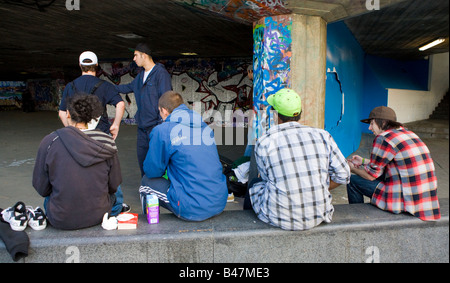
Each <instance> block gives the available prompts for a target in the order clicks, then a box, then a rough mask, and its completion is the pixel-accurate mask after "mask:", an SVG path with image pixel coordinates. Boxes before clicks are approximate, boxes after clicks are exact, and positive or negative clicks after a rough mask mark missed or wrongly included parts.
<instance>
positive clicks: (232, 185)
mask: <svg viewBox="0 0 450 283" xmlns="http://www.w3.org/2000/svg"><path fill="white" fill-rule="evenodd" d="M219 158H220V162H221V163H222V168H223V169H222V173H223V174H224V175H225V177H226V179H227V187H228V193H233V194H234V196H236V197H244V196H245V194H246V193H247V184H248V182H246V183H241V182H239V181H238V179H237V177H236V175H235V174H234V171H233V169H235V168H236V167H238V166H239V165H241V164H242V163H245V162H248V161H250V157H247V156H242V157H240V158H238V159H236V160H235V161H231V160H230V159H228V158H227V157H225V156H222V155H219Z"/></svg>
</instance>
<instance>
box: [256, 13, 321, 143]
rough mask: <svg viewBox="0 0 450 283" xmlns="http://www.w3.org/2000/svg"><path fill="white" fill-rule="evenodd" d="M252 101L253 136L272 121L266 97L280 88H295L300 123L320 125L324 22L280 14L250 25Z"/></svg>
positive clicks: (257, 134) (315, 18)
mask: <svg viewBox="0 0 450 283" xmlns="http://www.w3.org/2000/svg"><path fill="white" fill-rule="evenodd" d="M253 40H254V45H253V70H254V82H253V101H254V109H255V110H256V111H257V112H258V115H257V117H256V118H255V123H254V124H253V126H254V127H255V128H256V137H259V136H261V135H262V134H263V133H264V132H265V130H266V129H267V124H273V117H272V115H271V114H270V113H269V111H267V105H268V104H267V102H266V99H267V97H268V96H269V95H272V94H274V93H276V92H277V91H278V90H279V89H282V88H292V89H294V90H295V91H297V92H298V93H299V94H300V96H301V98H302V104H303V107H302V108H303V113H302V119H301V123H302V124H304V125H308V126H312V127H318V128H323V127H324V109H325V79H326V70H325V68H326V22H325V21H324V20H323V19H322V18H321V17H317V16H305V15H296V14H291V15H280V16H273V17H265V18H262V19H260V20H259V21H257V22H255V23H254V24H253Z"/></svg>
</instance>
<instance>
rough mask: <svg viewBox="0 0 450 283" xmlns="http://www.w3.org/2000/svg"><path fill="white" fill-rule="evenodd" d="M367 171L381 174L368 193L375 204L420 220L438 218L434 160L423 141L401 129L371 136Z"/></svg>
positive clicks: (371, 173) (374, 174)
mask: <svg viewBox="0 0 450 283" xmlns="http://www.w3.org/2000/svg"><path fill="white" fill-rule="evenodd" d="M365 169H366V171H367V173H369V174H370V175H371V176H373V177H375V178H378V177H380V176H381V175H383V173H384V174H385V175H384V181H381V182H380V183H379V184H378V186H377V188H376V189H375V192H374V193H373V196H372V200H371V202H372V204H374V205H376V206H377V207H379V208H381V209H383V210H387V211H391V212H393V213H401V212H402V211H407V212H409V213H411V214H412V215H414V216H416V217H418V218H420V219H422V220H438V219H440V218H441V213H440V209H439V202H438V197H437V179H436V175H435V173H434V163H433V160H432V159H431V156H430V151H429V150H428V147H427V146H426V145H425V143H423V142H422V140H421V139H420V138H419V137H418V136H417V135H416V134H414V133H413V132H411V131H409V130H406V129H404V128H402V127H401V128H399V129H391V130H387V131H385V132H383V133H381V134H379V135H378V136H376V137H375V140H374V142H373V148H372V154H371V157H370V163H369V164H367V165H366V166H365Z"/></svg>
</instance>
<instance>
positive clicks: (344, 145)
mask: <svg viewBox="0 0 450 283" xmlns="http://www.w3.org/2000/svg"><path fill="white" fill-rule="evenodd" d="M326 68H327V79H326V89H325V130H327V131H328V132H330V134H331V135H332V136H333V138H334V140H335V141H336V143H337V145H338V146H339V149H340V150H341V151H342V153H343V154H344V156H346V157H347V156H349V155H350V154H351V153H353V152H355V151H356V150H357V149H358V147H359V144H360V141H361V128H360V125H359V124H361V122H359V120H358V117H360V116H361V103H362V99H363V95H364V92H363V88H364V51H363V50H362V48H361V46H360V45H359V43H358V42H357V41H356V39H355V38H354V36H353V35H352V33H351V32H350V31H349V29H348V28H347V26H346V25H345V24H344V23H343V22H337V23H333V24H329V25H328V27H327V64H326Z"/></svg>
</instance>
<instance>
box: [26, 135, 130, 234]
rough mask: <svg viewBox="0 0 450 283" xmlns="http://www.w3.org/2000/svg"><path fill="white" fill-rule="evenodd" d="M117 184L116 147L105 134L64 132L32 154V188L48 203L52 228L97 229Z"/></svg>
mask: <svg viewBox="0 0 450 283" xmlns="http://www.w3.org/2000/svg"><path fill="white" fill-rule="evenodd" d="M121 182H122V174H121V170H120V163H119V159H118V156H117V147H116V144H115V142H114V140H113V139H112V138H111V137H110V136H109V135H107V134H105V133H103V132H101V131H97V130H93V131H86V132H82V131H80V130H79V129H77V128H75V127H71V126H68V127H65V128H62V129H59V130H56V131H55V132H53V133H51V134H49V135H47V136H46V137H45V138H44V139H43V140H42V141H41V144H40V146H39V149H38V153H37V157H36V164H35V166H34V171H33V187H34V188H35V189H36V191H37V192H38V193H39V194H40V195H41V196H43V197H49V199H48V202H47V205H46V214H47V218H48V220H49V222H50V224H51V225H52V226H54V227H55V228H59V229H67V230H74V229H80V228H85V227H90V226H93V225H97V224H100V223H101V222H102V219H103V215H104V214H105V213H106V212H111V208H112V205H113V201H114V199H115V198H114V197H112V195H113V194H114V193H115V192H116V191H117V187H118V186H119V185H120V183H121Z"/></svg>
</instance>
